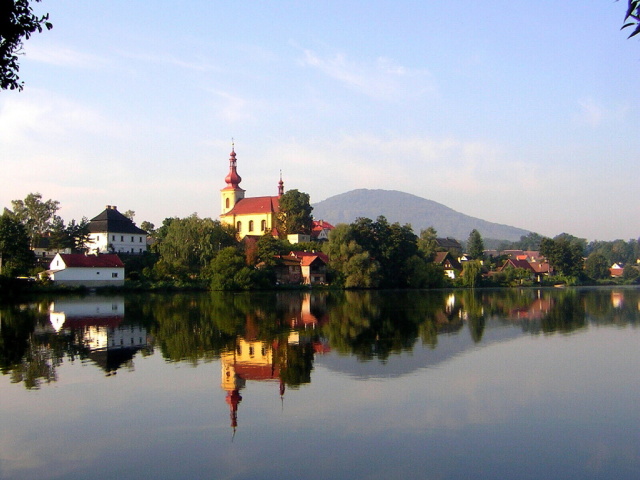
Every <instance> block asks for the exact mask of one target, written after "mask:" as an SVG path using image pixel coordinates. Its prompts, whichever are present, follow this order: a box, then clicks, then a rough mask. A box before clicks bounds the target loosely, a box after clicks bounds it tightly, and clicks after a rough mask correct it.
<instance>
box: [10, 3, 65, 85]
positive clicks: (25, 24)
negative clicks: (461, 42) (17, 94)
mask: <svg viewBox="0 0 640 480" xmlns="http://www.w3.org/2000/svg"><path fill="white" fill-rule="evenodd" d="M35 1H36V2H39V1H40V0H35ZM43 28H46V29H47V30H51V29H52V28H53V25H52V24H51V23H50V22H49V14H48V13H47V14H45V15H42V16H37V15H35V14H34V13H33V9H32V8H31V6H30V5H29V0H5V1H3V2H2V4H1V6H0V88H1V89H2V90H7V89H9V90H22V88H23V86H24V82H20V79H19V77H18V72H19V71H20V65H19V64H18V55H21V54H22V53H23V52H22V46H23V41H24V39H26V40H28V39H29V38H30V37H31V35H32V34H33V33H35V32H36V31H37V32H42V30H43Z"/></svg>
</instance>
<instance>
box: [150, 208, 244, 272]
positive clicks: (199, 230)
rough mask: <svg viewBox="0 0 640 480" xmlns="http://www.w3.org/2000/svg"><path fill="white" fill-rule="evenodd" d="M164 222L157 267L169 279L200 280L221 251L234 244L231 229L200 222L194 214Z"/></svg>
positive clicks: (200, 219)
mask: <svg viewBox="0 0 640 480" xmlns="http://www.w3.org/2000/svg"><path fill="white" fill-rule="evenodd" d="M165 222H166V223H167V225H166V234H165V236H164V237H163V238H162V240H161V241H160V242H159V244H158V252H159V253H160V260H159V261H158V263H157V264H156V267H157V269H158V271H159V272H160V273H161V274H165V275H168V276H170V277H174V278H198V277H200V276H201V273H202V270H203V269H204V268H205V267H208V266H209V264H210V263H211V260H212V259H213V258H214V257H215V256H216V255H217V254H218V252H219V251H220V250H221V249H223V248H224V247H228V246H234V245H236V243H237V242H236V239H235V232H234V230H233V227H230V226H229V225H225V224H221V223H220V222H219V221H218V220H212V219H210V218H199V217H198V216H197V215H196V214H195V213H194V214H193V215H191V216H189V217H186V218H174V219H171V221H170V222H167V220H165ZM164 227H165V225H163V227H161V228H160V229H162V228H164ZM160 229H159V230H160Z"/></svg>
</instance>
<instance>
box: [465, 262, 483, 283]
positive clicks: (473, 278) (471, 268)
mask: <svg viewBox="0 0 640 480" xmlns="http://www.w3.org/2000/svg"><path fill="white" fill-rule="evenodd" d="M481 280H482V263H481V262H480V261H479V260H469V261H468V262H464V267H463V268H462V283H463V285H464V286H466V287H471V288H475V287H477V286H479V284H480V281H481Z"/></svg>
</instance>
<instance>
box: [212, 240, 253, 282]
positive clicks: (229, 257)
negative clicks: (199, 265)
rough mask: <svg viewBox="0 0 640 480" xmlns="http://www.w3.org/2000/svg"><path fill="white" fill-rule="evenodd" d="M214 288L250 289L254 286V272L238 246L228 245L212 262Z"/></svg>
mask: <svg viewBox="0 0 640 480" xmlns="http://www.w3.org/2000/svg"><path fill="white" fill-rule="evenodd" d="M210 268H211V272H212V276H211V288H212V289H213V290H248V289H249V288H251V287H252V286H253V272H254V270H253V269H252V268H249V267H248V266H247V264H246V263H245V262H244V255H242V253H240V252H239V251H238V249H237V248H236V247H226V248H223V249H222V250H220V253H219V254H218V255H217V256H216V257H215V259H213V261H212V262H211V266H210Z"/></svg>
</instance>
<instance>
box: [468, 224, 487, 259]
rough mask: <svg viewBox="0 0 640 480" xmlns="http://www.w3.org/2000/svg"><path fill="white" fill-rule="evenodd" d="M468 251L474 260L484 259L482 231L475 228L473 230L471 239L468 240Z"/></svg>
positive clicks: (470, 235)
mask: <svg viewBox="0 0 640 480" xmlns="http://www.w3.org/2000/svg"><path fill="white" fill-rule="evenodd" d="M467 253H468V254H469V255H470V256H471V258H473V259H474V260H482V257H483V256H484V242H483V241H482V236H481V235H480V232H478V230H476V229H475V228H474V229H473V230H471V233H470V234H469V239H468V240H467Z"/></svg>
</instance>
